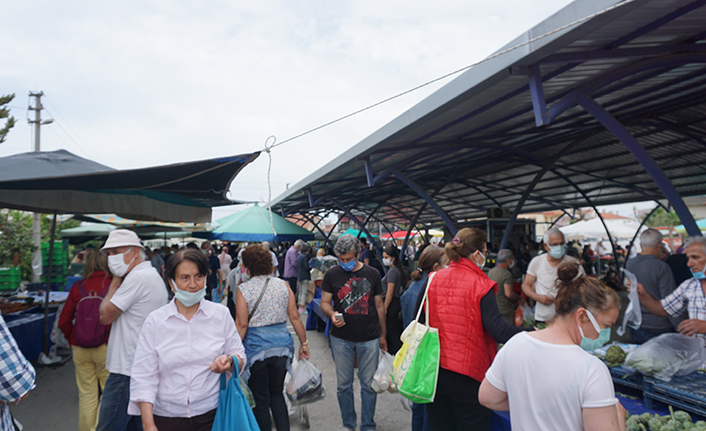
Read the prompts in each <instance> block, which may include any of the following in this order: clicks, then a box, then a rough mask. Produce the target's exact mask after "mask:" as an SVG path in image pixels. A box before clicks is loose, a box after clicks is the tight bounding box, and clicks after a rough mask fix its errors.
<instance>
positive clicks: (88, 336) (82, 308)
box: [74, 281, 110, 348]
mask: <svg viewBox="0 0 706 431" xmlns="http://www.w3.org/2000/svg"><path fill="white" fill-rule="evenodd" d="M77 284H78V291H79V292H80V293H81V300H80V301H78V305H77V306H76V317H75V322H74V333H75V334H76V345H77V346H79V347H87V348H90V347H98V346H100V345H101V344H103V343H105V336H106V333H107V331H108V328H109V326H107V325H101V324H100V320H99V319H100V306H101V301H103V298H104V297H105V295H106V294H107V293H108V288H110V285H108V286H106V287H105V288H104V289H103V290H102V291H101V292H100V293H99V294H98V295H96V293H95V292H94V291H91V292H87V291H86V286H85V285H84V284H83V281H77Z"/></svg>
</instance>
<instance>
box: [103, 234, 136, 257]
mask: <svg viewBox="0 0 706 431" xmlns="http://www.w3.org/2000/svg"><path fill="white" fill-rule="evenodd" d="M116 247H140V248H141V249H143V250H144V249H145V248H144V247H143V246H142V244H140V238H139V237H138V236H137V234H136V233H135V232H133V231H131V230H127V229H115V230H114V231H111V232H110V234H108V239H107V240H106V241H105V244H104V245H103V248H101V253H103V254H105V251H106V250H107V249H109V248H116Z"/></svg>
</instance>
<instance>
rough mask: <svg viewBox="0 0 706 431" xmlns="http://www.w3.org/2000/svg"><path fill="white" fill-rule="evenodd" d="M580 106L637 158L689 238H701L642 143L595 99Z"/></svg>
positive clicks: (683, 205)
mask: <svg viewBox="0 0 706 431" xmlns="http://www.w3.org/2000/svg"><path fill="white" fill-rule="evenodd" d="M579 104H580V105H581V106H582V107H583V108H584V109H585V110H586V111H588V113H589V114H591V115H593V116H594V117H595V118H596V119H597V120H598V121H599V122H600V123H601V124H603V126H605V128H606V129H608V130H609V131H610V132H611V133H613V134H614V135H615V137H616V138H618V139H619V140H620V141H621V142H622V143H623V144H624V145H625V147H626V148H627V149H628V150H629V151H630V152H631V153H632V154H633V156H635V159H637V161H638V162H639V163H640V164H641V165H642V166H644V168H645V170H647V173H649V174H650V176H651V177H652V179H653V180H654V182H655V183H656V184H657V187H659V188H660V190H662V193H664V196H665V197H666V198H667V199H668V200H669V202H670V203H671V204H672V207H673V208H674V211H676V213H677V215H678V216H679V218H680V219H681V222H682V223H683V224H684V227H685V228H686V231H687V233H688V234H689V236H701V230H699V227H698V226H697V225H696V220H694V216H693V215H692V214H691V211H689V207H687V206H686V203H685V202H684V200H683V199H682V197H681V196H680V195H679V193H678V192H677V190H676V188H675V187H674V185H673V184H672V182H671V181H670V180H669V178H668V177H667V175H665V173H664V172H663V171H662V169H661V168H660V167H659V165H657V163H656V162H655V161H654V159H652V157H651V156H650V155H649V154H648V153H647V151H645V149H644V148H643V147H642V145H640V143H639V142H638V141H637V139H635V137H634V136H632V134H630V132H629V131H628V129H626V128H625V126H623V125H622V124H620V122H619V121H618V120H617V119H616V118H615V117H613V116H612V115H611V114H610V113H609V112H608V111H606V110H605V109H604V108H603V107H602V106H600V105H599V104H598V103H596V102H595V101H594V100H593V99H591V98H590V97H588V96H583V97H581V98H580V99H579Z"/></svg>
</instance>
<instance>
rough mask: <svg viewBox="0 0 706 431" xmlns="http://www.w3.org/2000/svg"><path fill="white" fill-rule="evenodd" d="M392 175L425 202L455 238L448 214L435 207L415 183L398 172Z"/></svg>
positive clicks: (454, 227)
mask: <svg viewBox="0 0 706 431" xmlns="http://www.w3.org/2000/svg"><path fill="white" fill-rule="evenodd" d="M392 174H393V175H394V176H396V177H397V179H398V180H400V181H402V182H403V183H405V184H406V185H407V186H408V187H409V188H410V189H412V190H414V192H415V193H417V194H418V195H419V196H420V197H421V198H422V199H424V200H425V201H427V203H428V204H429V206H431V207H432V208H433V209H434V211H436V214H437V215H438V216H439V217H441V219H442V220H443V221H444V223H446V226H447V227H448V228H449V230H450V231H451V234H452V235H454V236H456V233H457V232H458V229H456V226H454V223H453V221H452V220H451V217H449V216H448V214H446V212H445V211H444V210H443V209H441V207H440V206H439V205H437V203H436V202H434V199H432V198H431V196H429V195H428V194H427V192H425V191H424V190H423V189H422V188H421V187H419V186H418V185H417V183H415V182H414V181H412V180H411V179H409V178H407V177H406V176H404V175H402V174H401V173H400V172H399V171H394V172H393V173H392Z"/></svg>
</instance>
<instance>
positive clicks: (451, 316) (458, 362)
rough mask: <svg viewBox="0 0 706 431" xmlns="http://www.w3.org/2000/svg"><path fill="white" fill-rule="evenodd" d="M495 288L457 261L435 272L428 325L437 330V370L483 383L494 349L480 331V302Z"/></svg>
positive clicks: (463, 260)
mask: <svg viewBox="0 0 706 431" xmlns="http://www.w3.org/2000/svg"><path fill="white" fill-rule="evenodd" d="M490 289H493V290H494V291H497V284H496V283H495V282H494V281H492V280H491V279H489V278H488V276H487V275H485V273H483V271H481V269H480V268H478V265H476V264H475V263H473V262H471V261H470V260H469V259H466V258H461V260H460V261H459V262H451V263H450V264H449V267H448V268H447V269H443V270H441V271H437V273H436V275H435V276H434V279H433V280H432V282H431V285H430V286H429V325H430V326H431V327H433V328H438V329H439V341H440V344H441V367H442V368H445V369H447V370H450V371H454V372H457V373H460V374H463V375H466V376H469V377H471V378H473V379H475V380H477V381H479V382H482V381H483V378H484V377H485V372H486V371H488V368H490V364H492V362H493V359H494V358H495V354H496V353H497V345H496V343H495V340H493V339H492V338H491V337H490V334H488V332H487V331H486V330H485V329H484V328H483V321H482V319H481V314H480V300H481V298H483V296H485V294H486V293H488V292H489V291H490Z"/></svg>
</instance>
